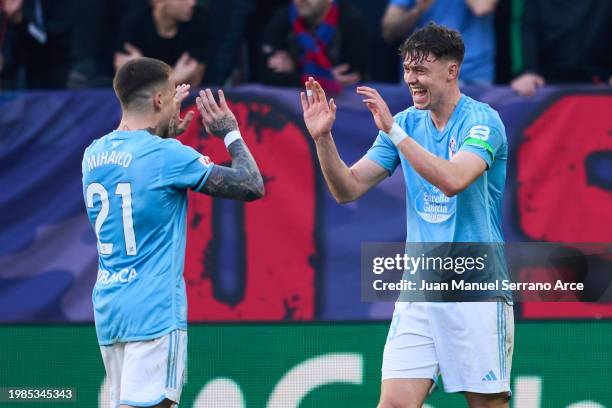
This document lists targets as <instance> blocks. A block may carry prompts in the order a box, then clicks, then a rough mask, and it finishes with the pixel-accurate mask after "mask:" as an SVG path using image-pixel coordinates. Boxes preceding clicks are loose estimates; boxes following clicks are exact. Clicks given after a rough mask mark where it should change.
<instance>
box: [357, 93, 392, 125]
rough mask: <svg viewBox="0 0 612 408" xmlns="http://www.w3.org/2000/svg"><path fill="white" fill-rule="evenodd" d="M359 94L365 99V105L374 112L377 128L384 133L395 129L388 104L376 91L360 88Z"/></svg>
mask: <svg viewBox="0 0 612 408" xmlns="http://www.w3.org/2000/svg"><path fill="white" fill-rule="evenodd" d="M357 93H358V94H359V95H361V96H364V97H365V99H363V103H365V104H366V106H367V107H368V109H369V110H370V112H372V116H373V117H374V122H375V123H376V127H378V129H380V130H382V131H383V132H386V133H389V132H390V131H391V128H392V127H393V115H391V112H390V111H389V107H388V106H387V102H385V100H384V99H383V98H382V96H380V94H379V93H378V91H377V90H376V89H374V88H370V87H368V86H358V87H357Z"/></svg>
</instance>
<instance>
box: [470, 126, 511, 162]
mask: <svg viewBox="0 0 612 408" xmlns="http://www.w3.org/2000/svg"><path fill="white" fill-rule="evenodd" d="M462 133H463V134H462V135H461V138H460V140H461V141H460V145H459V151H466V152H471V153H474V154H476V155H478V156H479V157H481V158H482V159H483V160H484V161H485V162H486V163H487V168H491V166H492V165H493V162H494V161H495V158H496V157H497V156H498V154H499V153H500V152H501V147H502V146H503V144H504V143H505V138H504V134H503V131H502V130H500V126H499V125H498V124H496V123H494V122H493V121H487V120H481V121H470V123H469V124H468V125H467V126H465V127H464V128H463V129H462Z"/></svg>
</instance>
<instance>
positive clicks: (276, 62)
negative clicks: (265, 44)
mask: <svg viewBox="0 0 612 408" xmlns="http://www.w3.org/2000/svg"><path fill="white" fill-rule="evenodd" d="M268 68H270V69H271V70H272V71H274V72H276V73H277V74H289V73H291V72H293V71H294V70H295V65H294V64H293V60H292V59H291V56H290V55H289V53H288V52H287V51H282V50H281V51H276V52H275V53H274V54H272V56H270V58H268Z"/></svg>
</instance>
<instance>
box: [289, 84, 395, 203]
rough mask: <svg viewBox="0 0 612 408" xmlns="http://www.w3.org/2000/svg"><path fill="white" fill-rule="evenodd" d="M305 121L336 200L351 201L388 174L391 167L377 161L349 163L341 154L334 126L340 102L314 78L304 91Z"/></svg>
mask: <svg viewBox="0 0 612 408" xmlns="http://www.w3.org/2000/svg"><path fill="white" fill-rule="evenodd" d="M300 99H301V101H302V109H303V110H304V122H305V123H306V127H307V128H308V132H309V133H310V135H311V136H312V138H313V140H314V141H315V145H316V148H317V156H318V157H319V162H320V163H321V169H322V171H323V176H324V177H325V181H326V182H327V186H328V187H329V191H330V192H331V193H332V195H333V196H334V198H335V199H336V201H338V202H339V203H347V202H350V201H353V200H356V199H357V198H359V197H361V196H362V195H363V194H365V193H366V192H367V191H368V190H369V189H370V188H372V187H373V186H375V185H376V184H378V183H379V182H380V181H381V180H383V179H384V178H385V177H386V176H387V171H386V170H385V169H383V168H382V167H381V166H379V165H378V164H376V163H375V162H374V161H372V160H370V159H368V158H365V157H364V158H362V159H361V160H359V161H358V162H357V163H355V164H354V165H353V166H351V167H348V166H347V165H346V164H345V163H344V161H342V159H341V158H340V155H339V154H338V150H337V149H336V144H335V143H334V138H333V137H332V133H331V129H332V126H333V124H334V121H335V119H336V104H335V102H334V100H333V99H330V100H329V102H328V101H327V98H326V96H325V91H324V90H323V88H322V87H321V85H320V84H319V83H318V82H317V81H315V80H314V79H313V78H309V80H308V82H307V83H306V93H304V92H301V93H300Z"/></svg>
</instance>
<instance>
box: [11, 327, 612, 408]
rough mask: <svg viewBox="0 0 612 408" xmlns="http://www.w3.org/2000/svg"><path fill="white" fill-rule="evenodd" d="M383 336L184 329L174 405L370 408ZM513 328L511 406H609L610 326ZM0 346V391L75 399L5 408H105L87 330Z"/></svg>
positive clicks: (438, 402) (45, 330)
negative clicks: (183, 367) (181, 378)
mask: <svg viewBox="0 0 612 408" xmlns="http://www.w3.org/2000/svg"><path fill="white" fill-rule="evenodd" d="M387 329H388V325H387V324H385V323H381V322H369V323H337V324H331V323H274V324H256V323H250V324H244V323H243V324H219V323H216V324H214V323H213V324H195V325H192V326H191V327H190V328H189V346H188V347H189V349H188V353H189V357H188V363H187V367H188V372H187V384H186V386H185V388H184V390H183V394H182V397H181V407H182V408H191V407H194V408H196V407H232V408H242V407H268V408H293V407H300V408H308V407H330V406H335V407H373V406H375V405H376V402H377V399H378V396H379V390H380V367H381V359H382V349H383V346H384V343H385V337H386V335H387ZM515 330H516V339H517V341H516V346H515V350H514V358H513V366H512V378H511V388H512V391H513V399H512V403H511V405H512V406H514V407H530V408H587V407H588V408H605V407H608V408H610V407H612V393H610V389H609V386H610V372H609V370H610V367H611V366H612V354H611V353H610V349H612V323H610V322H573V323H572V322H522V323H519V324H517V325H516V327H515ZM0 339H2V340H1V341H2V344H1V347H0V353H1V356H0V357H1V361H2V365H1V366H2V369H1V370H0V386H1V387H2V390H3V391H8V390H15V389H19V390H41V389H58V390H62V389H70V390H72V392H73V394H74V395H76V401H73V402H69V401H67V400H66V399H65V398H64V400H63V401H61V402H55V400H53V401H50V400H47V401H41V400H40V399H39V400H29V401H28V402H27V403H24V402H21V403H18V402H16V401H13V402H14V404H12V405H10V406H14V407H20V406H22V407H26V406H27V407H30V408H37V407H49V408H50V407H66V408H68V407H102V406H106V405H103V403H104V402H105V401H107V393H106V388H105V387H106V385H105V384H104V367H103V365H102V359H101V357H100V352H99V349H98V347H97V343H96V336H95V330H94V328H93V326H91V325H39V326H30V325H26V326H23V325H22V326H7V325H5V326H1V327H0ZM586 343H588V346H585V344H586ZM56 400H58V401H59V398H56ZM426 404H427V405H425V406H426V407H427V408H444V407H457V406H463V405H464V402H463V397H462V396H461V395H460V394H445V393H444V392H442V390H436V391H435V392H434V393H433V395H432V396H431V397H430V398H429V399H428V400H427V402H426Z"/></svg>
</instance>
